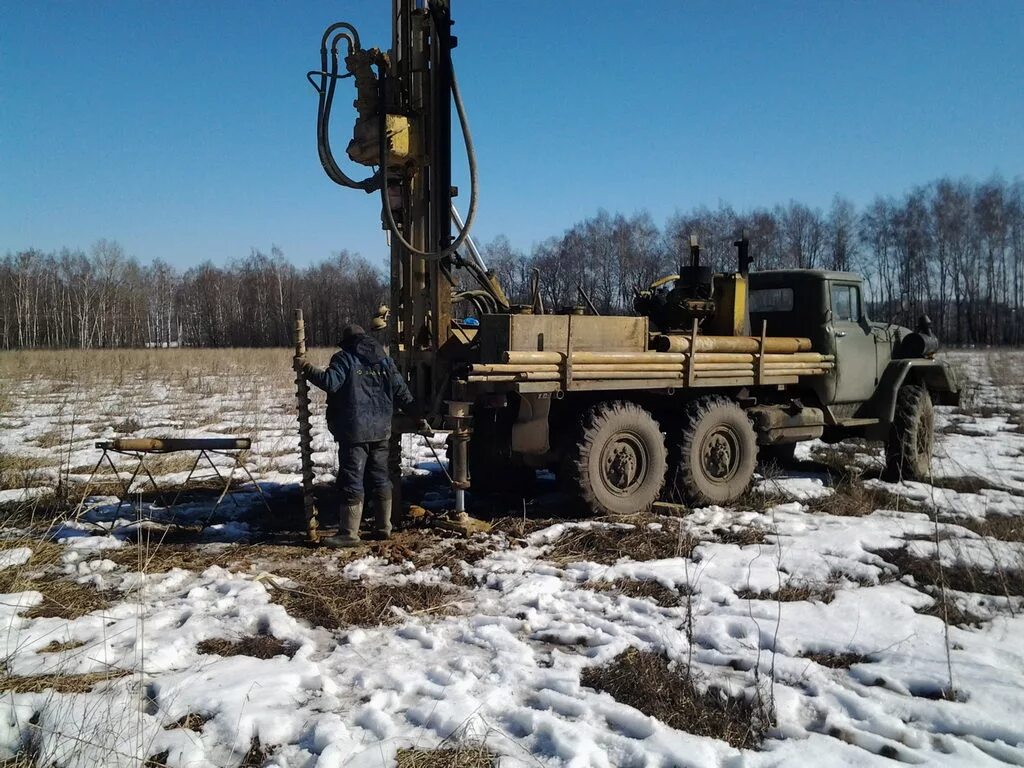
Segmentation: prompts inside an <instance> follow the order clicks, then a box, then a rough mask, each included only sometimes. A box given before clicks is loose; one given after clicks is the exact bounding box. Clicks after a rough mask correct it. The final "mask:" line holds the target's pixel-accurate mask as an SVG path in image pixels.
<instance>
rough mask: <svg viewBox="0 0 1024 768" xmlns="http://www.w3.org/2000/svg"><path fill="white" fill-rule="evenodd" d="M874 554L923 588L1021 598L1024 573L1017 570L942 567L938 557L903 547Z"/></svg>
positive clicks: (960, 564) (969, 565) (972, 565)
mask: <svg viewBox="0 0 1024 768" xmlns="http://www.w3.org/2000/svg"><path fill="white" fill-rule="evenodd" d="M875 554H877V555H879V556H880V557H882V558H883V559H884V560H885V561H886V562H887V563H889V564H890V565H892V566H893V567H894V568H895V569H896V570H897V571H898V572H899V573H900V574H901V575H903V576H910V577H912V578H913V579H914V582H915V583H916V584H918V585H920V586H923V587H932V588H935V587H941V586H942V585H945V587H946V588H947V589H955V590H957V591H959V592H975V593H978V594H983V595H1002V596H1005V597H1011V596H1024V571H1022V570H1020V569H1018V568H997V569H995V570H988V569H986V568H983V567H981V566H979V565H975V564H968V563H962V562H957V563H954V564H952V565H942V564H941V563H940V562H939V559H938V557H920V556H918V555H915V554H913V553H911V552H910V550H909V549H908V548H907V547H901V548H899V549H887V550H877V551H876V552H875Z"/></svg>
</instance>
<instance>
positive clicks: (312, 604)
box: [272, 568, 461, 629]
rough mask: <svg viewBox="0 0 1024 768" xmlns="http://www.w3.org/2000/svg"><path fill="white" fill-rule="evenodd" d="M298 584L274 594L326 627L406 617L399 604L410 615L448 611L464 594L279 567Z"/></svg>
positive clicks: (301, 615)
mask: <svg viewBox="0 0 1024 768" xmlns="http://www.w3.org/2000/svg"><path fill="white" fill-rule="evenodd" d="M279 574H280V575H281V576H284V577H286V578H288V579H290V580H291V581H293V582H295V586H294V587H286V586H284V585H282V584H276V585H275V586H277V587H278V589H276V590H275V591H274V592H273V594H272V597H273V598H274V600H275V601H276V602H277V603H279V604H280V605H281V606H283V607H284V609H285V610H286V611H288V613H289V615H291V616H293V617H295V618H299V619H305V620H306V621H308V622H309V623H310V624H313V625H314V626H318V627H324V628H325V629H339V628H341V627H346V626H362V627H375V626H379V625H381V624H394V623H397V622H399V621H401V616H400V614H398V613H396V612H395V611H394V610H392V609H393V608H400V609H403V610H404V611H407V612H408V613H414V614H431V615H448V614H451V613H454V612H455V607H456V604H457V602H458V600H459V598H460V597H461V592H459V591H457V590H454V589H451V588H449V587H446V586H440V585H437V584H416V583H405V584H388V583H380V582H371V581H366V580H355V579H350V578H347V577H346V576H344V575H343V574H340V573H337V572H334V573H330V572H326V571H324V570H323V569H322V568H304V569H301V570H300V569H294V568H293V569H286V570H282V571H279Z"/></svg>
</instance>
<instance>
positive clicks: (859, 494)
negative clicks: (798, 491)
mask: <svg viewBox="0 0 1024 768" xmlns="http://www.w3.org/2000/svg"><path fill="white" fill-rule="evenodd" d="M834 491H835V493H833V494H831V495H829V496H821V497H819V498H817V499H810V500H808V501H806V502H804V503H805V504H806V506H807V510H808V511H809V512H819V513H823V514H828V515H837V516H839V517H864V516H866V515H870V514H871V513H872V512H874V511H875V510H878V509H892V510H907V509H916V508H917V505H915V504H914V503H912V502H911V501H910V500H908V499H905V498H903V497H902V496H897V495H896V494H894V493H891V492H890V491H888V490H886V489H884V488H874V487H868V486H865V485H864V484H863V483H861V482H859V481H857V480H855V479H853V478H851V477H844V478H842V479H840V481H839V482H838V483H837V484H836V485H835V486H834Z"/></svg>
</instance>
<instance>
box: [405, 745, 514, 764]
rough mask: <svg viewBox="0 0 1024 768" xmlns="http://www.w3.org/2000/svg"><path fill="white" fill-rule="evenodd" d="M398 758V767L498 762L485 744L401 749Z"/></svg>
mask: <svg viewBox="0 0 1024 768" xmlns="http://www.w3.org/2000/svg"><path fill="white" fill-rule="evenodd" d="M396 759H397V763H396V768H493V767H494V766H496V765H497V764H498V756H497V755H496V754H494V753H493V752H491V751H490V750H489V749H488V748H487V747H486V746H484V745H483V744H459V745H456V746H443V747H439V748H437V749H419V748H416V749H400V750H398V754H397V755H396Z"/></svg>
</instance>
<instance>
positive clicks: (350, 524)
mask: <svg viewBox="0 0 1024 768" xmlns="http://www.w3.org/2000/svg"><path fill="white" fill-rule="evenodd" d="M340 517H341V521H340V522H341V525H340V526H339V527H338V535H337V536H329V537H328V538H326V539H322V540H321V541H320V543H321V544H323V545H324V546H325V547H333V548H334V549H341V548H344V547H358V546H359V545H360V544H362V543H363V542H362V540H361V539H360V538H359V522H360V521H361V520H362V519H363V502H362V501H355V502H352V503H351V504H346V505H343V506H342V508H341V515H340Z"/></svg>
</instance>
